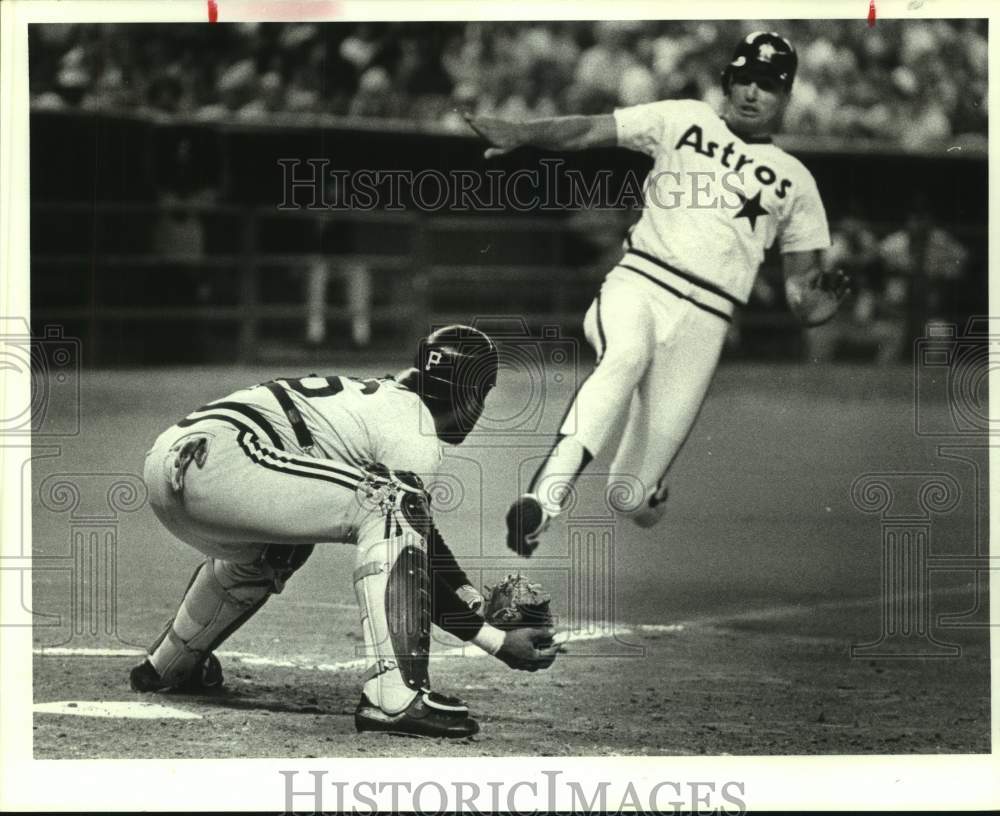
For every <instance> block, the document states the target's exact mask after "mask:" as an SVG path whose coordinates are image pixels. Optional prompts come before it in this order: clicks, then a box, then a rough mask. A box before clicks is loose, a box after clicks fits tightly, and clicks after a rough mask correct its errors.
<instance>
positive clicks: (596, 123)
mask: <svg viewBox="0 0 1000 816" xmlns="http://www.w3.org/2000/svg"><path fill="white" fill-rule="evenodd" d="M465 121H466V122H468V123H469V127H471V128H472V129H473V130H474V131H476V133H478V134H479V135H480V136H482V137H483V138H484V139H485V140H486V141H487V142H489V143H490V145H491V147H489V148H487V150H486V154H485V155H486V158H487V159H491V158H493V157H494V156H502V155H503V154H504V153H509V152H510V151H512V150H516V149H517V148H519V147H539V148H542V149H543V150H585V149H586V148H588V147H614V146H615V145H616V144H617V143H618V133H617V129H616V127H615V117H614V116H612V115H611V114H610V113H608V114H602V115H600V116H559V117H556V118H553V119H534V120H531V121H528V122H515V121H512V120H509V119H498V118H496V117H493V116H476V115H474V114H471V113H467V114H465Z"/></svg>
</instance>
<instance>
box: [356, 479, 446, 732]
mask: <svg viewBox="0 0 1000 816" xmlns="http://www.w3.org/2000/svg"><path fill="white" fill-rule="evenodd" d="M424 524H428V525H429V524H430V510H429V506H428V504H427V500H426V495H425V494H424V493H423V491H422V490H419V491H417V490H413V489H412V488H411V489H408V490H407V489H401V490H399V491H397V493H396V495H395V496H394V499H393V500H392V501H391V502H388V503H387V504H386V505H385V506H384V508H383V510H382V511H380V513H379V514H378V517H377V518H375V519H373V523H369V524H366V525H365V526H364V530H363V532H362V534H361V536H360V540H359V542H358V558H357V568H356V569H355V571H354V589H355V593H356V594H357V597H358V603H359V605H360V606H361V627H362V631H363V634H364V640H365V654H366V657H367V658H368V659H369V660H372V661H373V662H372V664H371V666H369V668H368V670H367V671H366V672H365V675H364V692H365V695H366V696H367V697H368V699H369V700H371V701H372V702H373V703H375V704H376V705H377V706H378V707H379V708H381V709H382V710H383V711H384V712H385V713H387V714H397V713H399V712H400V711H403V710H404V709H405V708H406V707H407V706H408V705H409V704H410V703H411V702H412V701H413V699H414V697H416V696H417V694H418V693H419V692H420V691H421V690H422V689H428V688H429V687H430V678H429V671H428V668H429V667H428V662H429V656H430V631H431V594H430V568H429V563H428V557H427V542H426V537H425V536H424V535H422V534H421V532H420V530H419V529H418V528H422V526H423V525H424Z"/></svg>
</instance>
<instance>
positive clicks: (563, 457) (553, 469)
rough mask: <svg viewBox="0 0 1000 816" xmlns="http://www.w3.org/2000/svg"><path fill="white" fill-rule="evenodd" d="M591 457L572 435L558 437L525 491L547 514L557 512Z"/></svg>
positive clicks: (550, 514) (555, 513)
mask: <svg viewBox="0 0 1000 816" xmlns="http://www.w3.org/2000/svg"><path fill="white" fill-rule="evenodd" d="M593 458H594V456H593V454H592V453H591V452H590V451H589V450H587V449H586V448H585V447H584V446H583V445H582V444H581V443H580V442H579V441H577V439H576V438H575V437H573V436H562V435H560V436H558V437H557V438H556V444H555V445H554V446H553V448H552V450H551V451H550V452H549V455H548V458H546V460H545V462H544V463H543V464H542V466H541V467H540V468H539V469H538V471H537V472H536V473H535V476H534V478H533V479H532V480H531V484H530V486H529V487H528V492H529V493H531V494H532V495H534V496H535V498H537V499H538V501H539V503H540V504H541V505H542V508H543V509H544V510H545V512H546V513H548V514H549V516H557V515H559V513H560V512H561V511H562V508H563V506H564V505H565V504H566V498H567V497H568V496H569V494H570V491H571V490H572V489H573V485H574V483H575V482H576V480H577V478H579V476H580V473H582V472H583V469H584V468H585V467H587V465H588V464H590V461H591V460H592V459H593Z"/></svg>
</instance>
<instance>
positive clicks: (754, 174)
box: [615, 100, 830, 303]
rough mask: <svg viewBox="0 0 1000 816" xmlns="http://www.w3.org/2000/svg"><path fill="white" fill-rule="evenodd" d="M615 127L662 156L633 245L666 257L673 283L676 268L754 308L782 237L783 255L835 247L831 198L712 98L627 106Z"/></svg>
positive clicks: (628, 141) (634, 146)
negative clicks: (766, 264)
mask: <svg viewBox="0 0 1000 816" xmlns="http://www.w3.org/2000/svg"><path fill="white" fill-rule="evenodd" d="M615 124H616V127H617V132H618V144H619V145H620V146H621V147H627V148H629V149H631V150H637V151H640V152H642V153H646V154H647V155H649V156H651V157H652V158H653V160H654V165H653V169H652V170H651V171H650V174H649V176H648V177H647V179H646V186H645V190H644V195H645V209H644V211H643V214H642V217H641V218H640V220H639V222H638V223H637V224H636V225H635V227H634V228H633V229H632V232H631V234H630V235H629V238H628V239H627V241H626V246H627V248H628V249H630V250H632V251H633V252H634V253H636V254H637V255H640V256H643V257H645V258H646V259H647V260H649V261H653V260H655V261H658V262H659V265H660V266H661V268H663V269H664V270H665V271H664V276H665V277H669V276H670V274H671V271H670V270H671V268H672V271H673V272H675V273H679V274H681V275H683V276H686V277H689V278H694V279H696V280H698V281H701V282H704V283H706V284H708V288H709V289H711V290H713V291H716V292H718V293H719V294H720V295H722V296H723V297H725V298H726V299H727V300H730V301H732V302H733V303H746V302H747V299H748V298H749V296H750V290H751V288H752V286H753V281H754V278H755V277H756V275H757V270H758V268H759V267H760V263H761V261H762V260H763V258H764V251H765V250H766V249H767V248H769V247H770V246H771V245H772V244H773V243H774V241H775V239H777V240H778V245H779V247H780V249H781V251H782V252H799V251H806V250H813V249H825V248H826V247H828V246H829V245H830V234H829V228H828V226H827V221H826V213H825V211H824V209H823V202H822V201H821V200H820V196H819V191H818V190H817V188H816V182H815V181H814V180H813V177H812V175H811V174H810V173H809V171H808V170H807V169H806V168H805V167H804V166H803V165H802V163H801V162H799V161H798V160H797V159H795V158H793V157H792V156H790V155H788V154H787V153H786V152H785V151H783V150H781V148H779V147H776V146H775V145H773V144H771V143H770V141H769V140H767V141H766V142H764V141H754V140H753V139H742V138H740V137H739V136H737V135H736V134H735V133H733V132H732V131H731V130H730V129H729V127H728V125H727V124H726V123H725V121H724V120H723V119H722V118H721V117H720V116H719V115H718V114H716V113H715V111H713V110H712V108H711V107H710V106H709V105H707V104H705V103H704V102H698V101H694V100H676V101H663V102H653V103H650V104H646V105H637V106H634V107H630V108H622V109H620V110H617V111H615ZM650 268H651V265H649V264H647V265H646V266H645V269H646V270H649V269H650ZM652 274H657V273H656V272H653V273H652Z"/></svg>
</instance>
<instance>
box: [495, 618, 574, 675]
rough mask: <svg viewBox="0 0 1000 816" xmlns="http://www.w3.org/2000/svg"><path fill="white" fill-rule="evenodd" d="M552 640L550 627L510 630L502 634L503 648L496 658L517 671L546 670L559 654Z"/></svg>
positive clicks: (553, 630) (552, 633)
mask: <svg viewBox="0 0 1000 816" xmlns="http://www.w3.org/2000/svg"><path fill="white" fill-rule="evenodd" d="M554 638H555V629H553V628H552V627H551V626H546V627H527V628H521V629H511V630H509V631H507V632H505V633H504V640H503V646H501V647H500V649H499V650H498V651H497V653H496V656H497V658H499V659H500V660H502V661H503V662H504V663H506V664H507V665H508V666H510V668H512V669H517V670H519V671H531V672H533V671H538V670H539V669H547V668H548V667H549V666H551V665H552V664H553V662H555V659H556V655H557V654H559V647H558V646H557V645H556V644H555V640H554Z"/></svg>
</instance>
